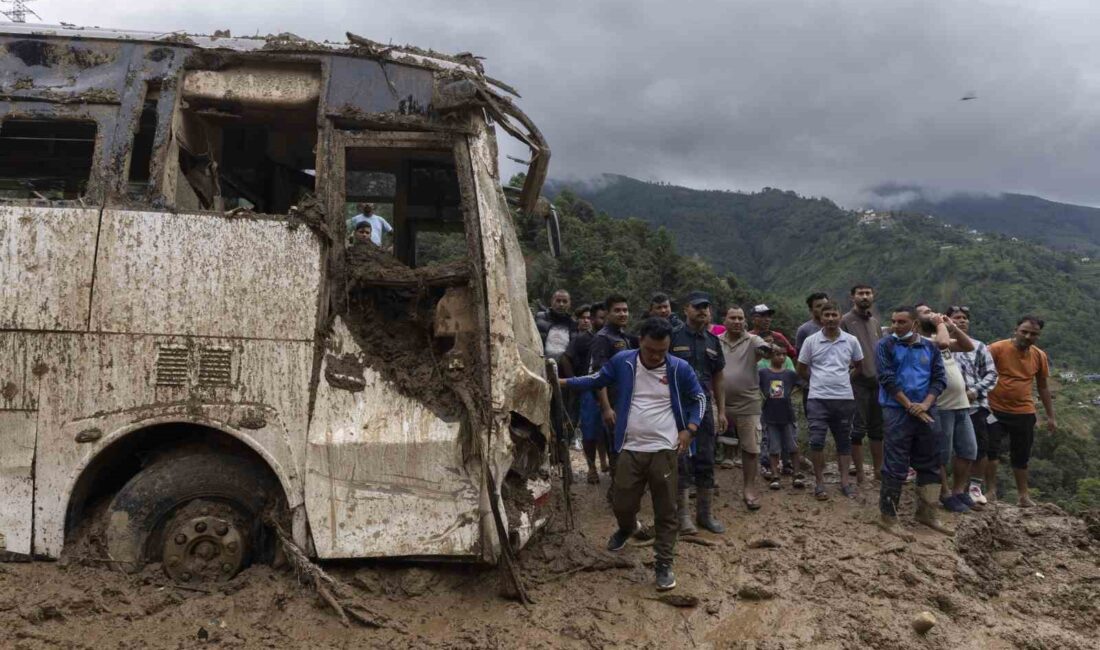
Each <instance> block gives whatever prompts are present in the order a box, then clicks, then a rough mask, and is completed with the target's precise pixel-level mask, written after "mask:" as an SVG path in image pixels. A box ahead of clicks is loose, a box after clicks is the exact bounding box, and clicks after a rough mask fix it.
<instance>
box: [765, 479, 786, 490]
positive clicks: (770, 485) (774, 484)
mask: <svg viewBox="0 0 1100 650" xmlns="http://www.w3.org/2000/svg"><path fill="white" fill-rule="evenodd" d="M782 487H783V486H782V485H780V484H779V480H778V479H776V480H774V481H772V482H771V483H768V489H769V490H779V489H781V488H782Z"/></svg>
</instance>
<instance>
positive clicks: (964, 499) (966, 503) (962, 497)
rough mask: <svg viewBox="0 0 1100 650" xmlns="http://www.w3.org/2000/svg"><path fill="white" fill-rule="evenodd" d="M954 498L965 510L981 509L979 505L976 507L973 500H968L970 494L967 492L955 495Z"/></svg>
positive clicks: (976, 504)
mask: <svg viewBox="0 0 1100 650" xmlns="http://www.w3.org/2000/svg"><path fill="white" fill-rule="evenodd" d="M955 498H956V499H958V500H959V501H961V502H962V504H963V505H964V506H966V507H967V508H970V509H971V510H981V509H982V507H981V506H980V505H978V503H976V502H975V501H974V499H971V498H970V493H969V492H960V493H958V494H956V495H955Z"/></svg>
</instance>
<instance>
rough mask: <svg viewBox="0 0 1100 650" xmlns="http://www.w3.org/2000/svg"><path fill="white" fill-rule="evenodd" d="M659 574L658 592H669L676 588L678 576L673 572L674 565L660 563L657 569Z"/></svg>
mask: <svg viewBox="0 0 1100 650" xmlns="http://www.w3.org/2000/svg"><path fill="white" fill-rule="evenodd" d="M655 572H656V574H657V591H668V590H669V589H672V588H673V587H675V586H676V574H675V573H673V572H672V565H671V564H667V563H665V562H658V563H657V568H656V569H655Z"/></svg>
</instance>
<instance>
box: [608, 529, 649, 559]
mask: <svg viewBox="0 0 1100 650" xmlns="http://www.w3.org/2000/svg"><path fill="white" fill-rule="evenodd" d="M639 528H641V525H639V524H638V523H637V522H635V523H634V530H623V529H622V528H620V529H618V530H616V531H615V532H613V533H611V538H610V539H608V540H607V550H609V551H611V552H615V551H621V550H623V548H624V547H625V546H626V543H627V542H628V541H629V540H630V538H631V537H632V536H633V535H634V533H636V532H638V529H639Z"/></svg>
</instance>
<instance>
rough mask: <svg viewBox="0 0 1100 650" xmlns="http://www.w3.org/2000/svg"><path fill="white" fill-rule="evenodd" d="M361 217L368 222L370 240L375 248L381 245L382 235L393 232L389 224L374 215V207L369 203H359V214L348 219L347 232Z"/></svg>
mask: <svg viewBox="0 0 1100 650" xmlns="http://www.w3.org/2000/svg"><path fill="white" fill-rule="evenodd" d="M359 217H362V218H364V219H366V220H367V221H369V222H370V240H371V243H372V244H374V245H375V246H381V245H382V234H383V233H387V232H393V226H391V225H390V222H388V221H386V220H385V219H383V218H382V217H380V216H378V215H377V214H375V213H374V205H373V204H371V203H360V204H359V214H357V215H355V216H354V217H352V218H351V219H348V232H349V234H350V232H351V231H352V229H353V226H352V223H353V222H354V221H355V220H356V219H358V218H359Z"/></svg>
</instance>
